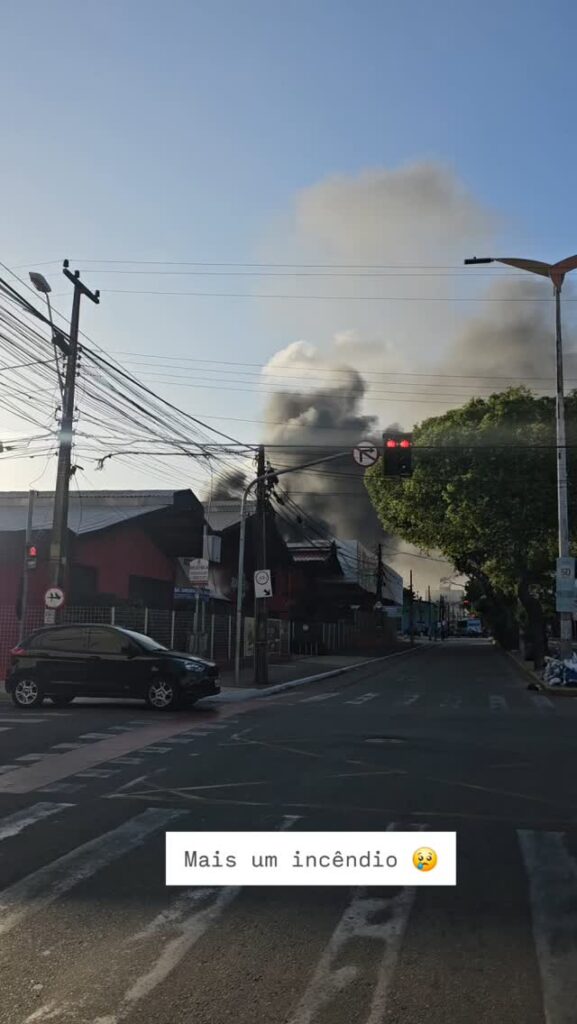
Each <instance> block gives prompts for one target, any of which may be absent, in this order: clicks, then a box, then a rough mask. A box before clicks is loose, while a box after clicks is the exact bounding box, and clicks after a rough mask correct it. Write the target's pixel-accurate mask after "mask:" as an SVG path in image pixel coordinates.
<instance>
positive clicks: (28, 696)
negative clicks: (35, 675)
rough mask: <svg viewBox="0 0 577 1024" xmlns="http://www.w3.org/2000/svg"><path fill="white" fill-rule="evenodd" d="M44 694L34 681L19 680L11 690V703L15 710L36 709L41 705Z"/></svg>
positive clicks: (29, 679)
mask: <svg viewBox="0 0 577 1024" xmlns="http://www.w3.org/2000/svg"><path fill="white" fill-rule="evenodd" d="M43 700H44V694H43V692H42V690H41V688H40V686H39V685H38V683H37V682H36V680H35V679H31V678H29V677H28V678H26V677H24V678H22V679H19V680H18V681H17V682H16V683H15V684H14V687H13V689H12V702H13V703H14V704H15V705H16V707H17V708H37V707H39V706H40V704H42V701H43Z"/></svg>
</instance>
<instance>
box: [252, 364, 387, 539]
mask: <svg viewBox="0 0 577 1024" xmlns="http://www.w3.org/2000/svg"><path fill="white" fill-rule="evenodd" d="M338 369H339V378H338V383H336V384H335V385H333V386H326V387H321V388H318V389H317V388H315V389H313V390H310V391H304V390H303V391H302V392H301V393H297V392H296V391H278V392H277V393H276V394H274V395H273V396H272V397H271V398H270V399H269V401H268V403H267V407H266V412H265V417H266V419H267V421H268V424H269V426H268V431H267V433H268V441H269V445H270V447H269V452H270V458H271V461H272V462H273V464H274V466H275V468H278V469H281V468H285V467H288V466H292V465H299V464H302V463H303V462H307V461H313V460H314V459H321V458H324V457H326V456H329V455H332V454H336V453H337V452H338V451H339V450H342V451H344V452H346V455H344V457H343V458H341V459H336V460H335V461H331V462H327V463H325V464H322V465H319V466H315V467H311V468H310V469H308V470H303V471H302V472H295V473H290V474H287V476H286V477H285V478H284V479H283V478H281V481H280V486H281V490H286V491H287V492H288V493H289V495H290V496H291V497H292V498H293V500H294V502H296V503H297V504H298V505H301V506H302V507H303V508H304V509H305V510H306V512H307V513H309V514H310V515H312V516H313V517H314V518H315V519H316V520H320V521H321V522H322V524H323V526H324V528H325V530H329V531H330V532H331V533H332V534H334V535H336V536H338V537H340V538H342V539H358V540H362V541H363V542H364V543H365V544H373V543H375V542H376V541H377V540H378V539H380V537H381V535H382V529H381V528H380V527H379V523H378V520H377V517H376V515H375V512H374V510H373V508H372V506H371V503H370V501H369V498H368V495H367V492H366V490H365V487H364V484H363V471H362V470H361V469H360V467H358V466H356V465H355V463H354V462H353V459H352V448H353V446H354V445H355V444H357V443H358V442H359V441H361V440H363V439H367V440H371V439H374V441H375V443H378V442H379V429H378V424H377V417H376V416H373V415H369V414H365V413H363V412H362V411H361V407H362V402H363V399H364V396H365V392H366V384H365V381H364V379H363V377H362V376H361V374H360V373H359V372H358V371H357V370H354V369H352V368H351V367H343V366H341V367H339V368H338ZM281 424H282V425H281ZM285 446H286V447H285ZM293 511H294V507H293ZM309 532H310V528H309Z"/></svg>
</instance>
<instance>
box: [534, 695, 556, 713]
mask: <svg viewBox="0 0 577 1024" xmlns="http://www.w3.org/2000/svg"><path fill="white" fill-rule="evenodd" d="M531 701H532V703H533V706H534V707H535V708H536V709H537V711H541V712H547V711H555V705H554V703H553V701H552V700H550V699H549V697H546V696H545V694H544V693H532V694H531Z"/></svg>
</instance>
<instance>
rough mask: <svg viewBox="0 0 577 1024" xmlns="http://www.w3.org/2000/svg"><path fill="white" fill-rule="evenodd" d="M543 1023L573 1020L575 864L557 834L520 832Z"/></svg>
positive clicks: (564, 1023) (576, 931) (576, 970)
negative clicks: (527, 880)
mask: <svg viewBox="0 0 577 1024" xmlns="http://www.w3.org/2000/svg"><path fill="white" fill-rule="evenodd" d="M517 834H518V836H519V843H520V846H521V853H522V855H523V861H524V863H525V869H526V871H527V875H528V879H529V894H530V902H531V912H532V924H533V936H534V939H535V948H536V951H537V960H538V962H539V970H540V973H541V983H542V987H543V1001H544V1004H545V1017H546V1019H547V1024H573V1022H574V1021H575V974H576V973H577V911H576V905H577V862H576V861H575V859H574V857H572V856H571V855H570V854H569V852H568V850H567V846H566V841H565V835H564V834H563V833H559V832H533V831H531V830H529V829H520V830H518V833H517Z"/></svg>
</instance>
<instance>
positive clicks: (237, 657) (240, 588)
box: [234, 451, 350, 686]
mask: <svg viewBox="0 0 577 1024" xmlns="http://www.w3.org/2000/svg"><path fill="white" fill-rule="evenodd" d="M345 455H350V452H349V451H344V452H337V453H336V455H326V456H324V458H322V459H313V460H312V462H304V463H302V465H300V466H290V468H289V469H276V470H270V469H268V470H267V471H266V472H265V473H263V474H261V475H260V476H257V477H255V478H254V480H251V481H250V483H249V484H247V486H246V487H245V489H244V491H243V493H242V498H241V499H240V535H239V542H238V580H237V586H236V632H235V646H234V680H235V683H236V685H237V686H239V685H240V662H241V646H242V602H243V598H244V552H245V538H246V501H247V498H248V496H249V494H250V492H251V491H252V490H253V488H254V487H257V486H258V485H259V484H260V483H263V482H264V483H266V482H267V480H268V479H269V477H271V476H275V477H279V476H286V474H287V473H296V472H298V470H300V469H308V468H309V467H310V466H318V465H320V463H321V462H332V461H333V460H334V459H342V458H343V457H344V456H345Z"/></svg>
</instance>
